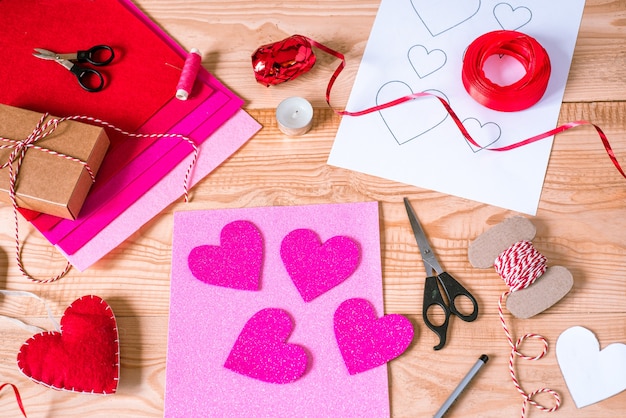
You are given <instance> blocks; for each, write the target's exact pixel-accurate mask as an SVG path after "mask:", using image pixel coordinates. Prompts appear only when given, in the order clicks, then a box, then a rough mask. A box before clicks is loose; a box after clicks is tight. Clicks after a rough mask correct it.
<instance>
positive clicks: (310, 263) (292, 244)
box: [280, 228, 361, 302]
mask: <svg viewBox="0 0 626 418" xmlns="http://www.w3.org/2000/svg"><path fill="white" fill-rule="evenodd" d="M280 257H281V259H282V261H283V264H284V266H285V268H286V270H287V274H288V275H289V277H290V278H291V280H292V282H293V283H294V285H295V286H296V289H297V290H298V292H299V293H300V296H302V299H303V300H304V301H305V302H311V301H312V300H314V299H315V298H317V297H319V296H321V295H323V294H324V293H326V292H328V291H330V290H331V289H333V288H334V287H336V286H338V285H339V284H341V283H343V282H344V281H346V280H347V279H348V278H349V277H350V276H351V275H352V274H353V273H354V272H355V271H356V269H357V267H358V265H359V263H360V261H361V248H360V247H359V244H358V243H357V242H356V241H354V240H353V239H352V238H350V237H347V236H344V235H337V236H334V237H332V238H330V239H328V240H327V241H325V242H323V243H322V242H321V240H320V238H319V236H318V235H317V233H315V231H313V230H311V229H305V228H302V229H295V230H293V231H291V232H290V233H289V234H287V235H286V236H285V237H284V238H283V240H282V242H281V244H280Z"/></svg>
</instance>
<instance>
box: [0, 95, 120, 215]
mask: <svg viewBox="0 0 626 418" xmlns="http://www.w3.org/2000/svg"><path fill="white" fill-rule="evenodd" d="M41 116H42V115H41V113H37V112H32V111H30V110H25V109H20V108H17V107H12V106H7V105H3V104H0V137H2V138H9V139H14V140H24V139H26V138H27V137H28V136H29V135H30V134H31V133H32V132H33V130H34V129H35V126H36V125H37V122H38V121H39V119H40V118H41ZM46 120H48V119H46ZM0 145H8V143H6V142H4V141H0ZM36 145H38V146H41V147H43V148H46V149H49V150H52V151H56V152H59V153H63V154H65V155H68V156H71V157H74V158H77V159H79V160H81V161H84V162H86V163H87V164H88V165H89V167H90V168H91V170H92V171H93V173H94V175H95V174H96V173H97V172H98V169H99V168H100V164H101V163H102V160H103V159H104V155H105V154H106V151H107V149H108V147H109V138H108V137H107V135H106V132H105V131H104V129H103V128H100V127H97V126H92V125H88V124H86V123H82V122H76V121H65V122H61V123H59V124H58V126H57V128H56V130H55V131H54V132H53V133H52V134H50V135H48V136H47V137H45V138H44V139H41V140H39V141H37V142H36ZM12 151H13V150H12V149H0V165H2V164H5V163H6V162H7V161H8V159H9V155H10V154H11V152H12ZM9 185H10V182H9V169H8V168H4V169H1V170H0V199H2V200H4V201H7V202H10V199H9V187H10V186H9ZM16 185H17V187H16V198H17V205H18V206H19V207H21V208H26V209H31V210H34V211H37V212H42V213H47V214H49V215H54V216H58V217H61V218H66V219H76V217H77V216H78V212H79V211H80V208H81V207H82V206H83V203H84V201H85V198H86V197H87V193H88V192H89V189H90V188H91V185H92V181H91V176H90V175H89V172H88V171H87V169H86V168H85V167H84V166H83V165H82V164H80V163H78V162H75V161H70V160H67V159H65V158H63V157H60V156H58V155H52V154H49V153H46V152H43V151H40V150H36V149H32V148H31V149H28V151H26V156H25V157H24V160H23V162H22V165H21V166H20V170H19V173H18V178H17V183H16Z"/></svg>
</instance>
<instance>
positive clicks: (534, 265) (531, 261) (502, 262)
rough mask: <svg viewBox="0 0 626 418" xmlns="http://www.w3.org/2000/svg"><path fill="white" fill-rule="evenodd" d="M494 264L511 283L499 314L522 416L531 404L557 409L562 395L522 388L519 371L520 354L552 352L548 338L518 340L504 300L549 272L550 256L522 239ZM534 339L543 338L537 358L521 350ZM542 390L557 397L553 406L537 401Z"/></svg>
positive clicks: (531, 358) (533, 337) (523, 338)
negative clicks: (507, 318)
mask: <svg viewBox="0 0 626 418" xmlns="http://www.w3.org/2000/svg"><path fill="white" fill-rule="evenodd" d="M494 267H495V269H496V272H497V273H498V274H499V275H500V277H502V279H503V280H504V282H505V283H506V285H507V286H509V290H507V291H505V292H503V293H502V295H501V296H500V299H499V300H498V315H499V316H500V323H501V324H502V329H503V330H504V333H505V334H506V338H507V341H508V342H509V345H510V346H511V354H510V356H509V373H510V374H511V379H512V380H513V384H514V385H515V388H516V389H517V391H518V392H519V393H520V394H521V395H522V397H523V398H524V402H523V404H522V413H521V416H522V418H524V417H526V413H527V405H529V404H530V405H533V406H534V407H536V408H537V409H539V410H541V411H544V412H553V411H556V410H557V409H559V407H560V406H561V396H560V395H559V393H558V392H556V391H554V390H552V389H549V388H541V389H537V390H535V391H533V392H530V393H526V391H524V389H522V386H521V384H520V382H519V380H518V379H517V375H516V373H515V357H520V358H522V359H524V360H530V361H535V360H540V359H541V358H543V357H544V356H545V355H546V354H547V353H548V341H547V340H546V339H545V338H544V337H543V336H541V335H539V334H532V333H529V334H524V335H522V336H521V337H519V338H518V339H517V340H516V341H514V340H513V336H512V334H511V332H510V331H509V328H508V326H507V325H506V321H505V320H504V311H503V309H502V305H503V302H504V300H505V299H506V298H507V296H509V295H510V294H511V293H513V292H515V291H517V290H521V289H525V288H527V287H528V286H530V285H531V284H533V283H534V282H535V280H537V278H539V277H540V276H541V275H542V274H543V273H545V271H546V269H547V266H546V257H545V256H543V255H542V254H541V253H540V252H539V251H537V250H536V249H535V247H533V245H532V243H531V242H530V241H519V242H517V243H515V244H513V245H512V246H511V247H509V248H508V249H506V250H505V251H504V252H502V253H501V254H500V255H499V256H498V257H497V258H496V261H495V262H494ZM531 338H532V339H536V340H539V341H540V342H541V343H542V345H543V349H542V351H541V352H540V353H539V354H538V355H536V356H534V357H531V356H527V355H525V354H523V353H522V352H521V351H520V347H521V346H522V344H523V343H524V341H526V340H527V339H531ZM539 393H549V394H551V395H552V397H553V398H554V405H553V406H552V407H546V406H543V405H541V404H539V403H538V402H537V401H535V400H534V399H533V397H534V396H535V395H537V394H539Z"/></svg>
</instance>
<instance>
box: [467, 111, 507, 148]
mask: <svg viewBox="0 0 626 418" xmlns="http://www.w3.org/2000/svg"><path fill="white" fill-rule="evenodd" d="M467 122H476V123H477V124H478V128H479V129H481V132H483V131H482V130H483V129H485V128H488V127H492V126H494V127H495V128H496V129H497V130H498V135H497V136H496V137H495V139H491V138H490V139H487V141H481V136H482V135H477V134H476V130H475V129H472V128H471V127H468V126H467V124H466V123H467ZM461 123H462V124H463V126H465V129H467V131H468V133H470V136H471V137H472V139H474V141H476V143H477V144H479V145H481V146H480V148H476V146H475V145H473V144H471V143H470V142H469V141H468V140H467V138H465V137H464V139H465V142H466V143H467V145H468V146H469V147H470V149H471V150H472V152H473V153H474V154H476V153H477V152H480V151H482V150H484V149H487V148H489V147H490V146H492V145H493V144H495V143H496V142H498V141H499V140H500V138H501V137H502V129H501V128H500V125H498V124H497V123H495V122H485V123H482V122H481V121H480V120H478V119H477V118H473V117H470V118H466V119H463V121H462V122H461ZM472 132H473V133H472ZM482 139H484V138H482ZM482 144H485V145H482Z"/></svg>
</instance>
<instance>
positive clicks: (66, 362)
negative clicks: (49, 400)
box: [17, 295, 120, 395]
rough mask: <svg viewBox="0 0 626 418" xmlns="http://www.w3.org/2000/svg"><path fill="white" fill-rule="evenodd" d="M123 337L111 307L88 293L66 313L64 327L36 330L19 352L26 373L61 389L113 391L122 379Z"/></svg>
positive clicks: (19, 360)
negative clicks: (121, 339)
mask: <svg viewBox="0 0 626 418" xmlns="http://www.w3.org/2000/svg"><path fill="white" fill-rule="evenodd" d="M119 363H120V362H119V339H118V334H117V323H116V321H115V315H114V314H113V311H112V310H111V307H110V306H109V305H108V304H107V303H106V302H105V301H104V300H102V299H101V298H99V297H98V296H93V295H89V296H83V297H81V298H79V299H77V300H75V301H74V302H73V303H72V304H71V305H70V306H69V307H68V308H67V309H66V310H65V312H64V313H63V317H62V318H61V332H57V331H48V332H42V333H40V334H36V335H33V336H32V337H31V338H29V339H28V340H27V341H26V342H25V343H24V344H23V345H22V348H21V349H20V352H19V353H18V354H17V365H18V367H19V368H20V370H21V372H22V373H24V374H25V375H26V376H27V377H29V378H30V379H32V380H33V381H35V382H37V383H41V384H42V385H45V386H48V387H51V388H53V389H57V390H67V391H71V392H80V393H96V394H105V395H106V394H111V393H115V391H116V390H117V384H118V381H119V371H120V364H119Z"/></svg>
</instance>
